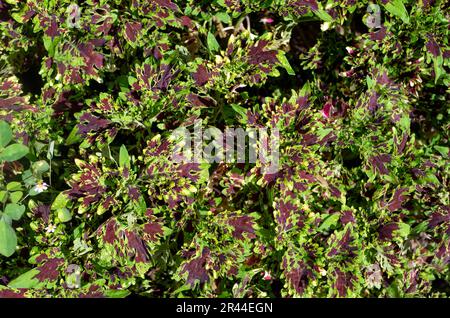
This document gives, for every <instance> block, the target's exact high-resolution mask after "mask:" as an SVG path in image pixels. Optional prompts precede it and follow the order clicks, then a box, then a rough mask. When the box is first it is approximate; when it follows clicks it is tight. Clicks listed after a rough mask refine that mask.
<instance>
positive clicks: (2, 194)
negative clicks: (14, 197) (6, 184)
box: [0, 191, 8, 203]
mask: <svg viewBox="0 0 450 318" xmlns="http://www.w3.org/2000/svg"><path fill="white" fill-rule="evenodd" d="M7 199H8V191H0V202H2V203H4V202H6V200H7Z"/></svg>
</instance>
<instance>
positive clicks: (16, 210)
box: [5, 203, 25, 221]
mask: <svg viewBox="0 0 450 318" xmlns="http://www.w3.org/2000/svg"><path fill="white" fill-rule="evenodd" d="M24 212H25V206H24V205H22V204H17V203H9V204H8V205H7V206H6V207H5V214H6V215H8V216H9V217H11V219H13V220H14V221H18V220H20V218H21V217H22V215H23V213H24Z"/></svg>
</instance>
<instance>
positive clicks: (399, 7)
mask: <svg viewBox="0 0 450 318" xmlns="http://www.w3.org/2000/svg"><path fill="white" fill-rule="evenodd" d="M384 7H385V8H386V10H388V11H389V13H391V14H392V15H394V16H396V17H398V18H400V19H402V21H403V22H404V23H406V24H409V16H408V11H406V8H405V5H404V4H403V0H391V1H389V2H388V3H387V4H385V5H384Z"/></svg>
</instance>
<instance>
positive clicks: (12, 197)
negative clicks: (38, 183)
mask: <svg viewBox="0 0 450 318" xmlns="http://www.w3.org/2000/svg"><path fill="white" fill-rule="evenodd" d="M9 195H10V197H9V198H10V200H11V202H12V203H17V202H19V200H20V199H22V197H23V192H22V191H15V192H11V193H10V194H9Z"/></svg>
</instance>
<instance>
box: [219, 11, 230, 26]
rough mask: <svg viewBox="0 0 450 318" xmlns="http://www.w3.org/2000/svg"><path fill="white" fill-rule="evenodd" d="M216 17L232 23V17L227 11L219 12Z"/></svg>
mask: <svg viewBox="0 0 450 318" xmlns="http://www.w3.org/2000/svg"><path fill="white" fill-rule="evenodd" d="M216 18H217V19H219V20H220V21H221V22H223V23H226V24H230V23H231V17H230V16H229V15H228V13H226V12H219V13H217V14H216Z"/></svg>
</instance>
